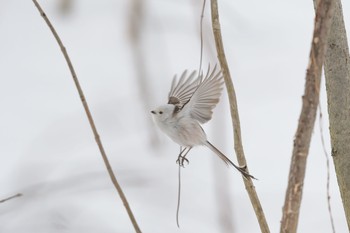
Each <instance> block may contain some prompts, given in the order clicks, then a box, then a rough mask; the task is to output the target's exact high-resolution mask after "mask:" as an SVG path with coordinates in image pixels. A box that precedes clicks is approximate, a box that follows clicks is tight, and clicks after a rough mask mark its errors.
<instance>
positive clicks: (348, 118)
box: [314, 0, 350, 231]
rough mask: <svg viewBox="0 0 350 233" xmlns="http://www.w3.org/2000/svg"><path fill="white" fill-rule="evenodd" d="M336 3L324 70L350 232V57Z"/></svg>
mask: <svg viewBox="0 0 350 233" xmlns="http://www.w3.org/2000/svg"><path fill="white" fill-rule="evenodd" d="M334 2H335V3H334V16H333V21H332V26H331V29H330V34H329V36H328V41H327V54H326V60H325V63H324V71H325V77H326V89H327V99H328V114H329V130H330V136H331V144H332V158H333V162H334V167H335V172H336V174H337V181H338V186H339V191H340V194H341V197H342V201H343V207H344V210H345V214H346V220H347V223H348V228H349V231H350V179H349V177H350V169H349V168H350V108H349V106H350V62H349V61H350V56H349V46H348V39H347V36H346V31H345V24H344V19H343V10H342V4H341V1H340V0H334ZM314 3H315V5H316V0H314Z"/></svg>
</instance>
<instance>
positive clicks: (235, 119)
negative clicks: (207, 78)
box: [211, 0, 270, 233]
mask: <svg viewBox="0 0 350 233" xmlns="http://www.w3.org/2000/svg"><path fill="white" fill-rule="evenodd" d="M211 18H212V27H213V33H214V38H215V45H216V51H217V56H218V59H219V62H220V65H221V69H222V73H223V76H224V79H225V84H226V89H227V94H228V98H229V102H230V111H231V118H232V124H233V134H234V144H235V145H234V147H235V151H236V155H237V160H238V163H239V165H241V166H246V165H247V162H246V159H245V156H244V151H243V145H242V137H241V126H240V121H239V115H238V107H237V100H236V93H235V89H234V86H233V83H232V79H231V75H230V70H229V68H228V64H227V60H226V56H225V51H224V45H223V42H222V36H221V27H220V21H219V11H218V4H217V0H211ZM247 169H248V168H247ZM243 181H244V185H245V187H246V190H247V192H248V195H249V198H250V201H251V203H252V205H253V208H254V211H255V215H256V217H257V219H258V222H259V225H260V229H261V232H264V233H265V232H270V230H269V227H268V225H267V222H266V218H265V215H264V211H263V209H262V206H261V204H260V200H259V198H258V194H257V193H256V191H255V187H254V185H253V182H252V180H251V179H243Z"/></svg>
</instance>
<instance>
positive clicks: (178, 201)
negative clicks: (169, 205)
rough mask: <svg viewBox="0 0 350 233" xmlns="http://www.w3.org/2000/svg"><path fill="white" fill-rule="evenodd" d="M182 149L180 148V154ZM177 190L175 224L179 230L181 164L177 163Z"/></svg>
mask: <svg viewBox="0 0 350 233" xmlns="http://www.w3.org/2000/svg"><path fill="white" fill-rule="evenodd" d="M181 151H182V149H181V146H180V153H181ZM178 181H179V183H178V190H177V207H176V224H177V227H178V228H180V221H179V214H180V201H181V164H180V163H179V171H178Z"/></svg>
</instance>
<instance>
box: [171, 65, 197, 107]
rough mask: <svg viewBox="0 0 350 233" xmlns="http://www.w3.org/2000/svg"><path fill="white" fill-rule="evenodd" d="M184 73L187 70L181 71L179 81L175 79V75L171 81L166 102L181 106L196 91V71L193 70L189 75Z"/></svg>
mask: <svg viewBox="0 0 350 233" xmlns="http://www.w3.org/2000/svg"><path fill="white" fill-rule="evenodd" d="M186 74H187V70H185V71H184V72H183V73H182V75H181V77H180V80H179V81H177V77H176V75H175V77H174V79H173V82H172V83H171V89H170V92H169V96H168V97H169V100H168V104H174V105H176V106H177V107H179V108H182V106H183V105H184V104H186V103H187V102H188V100H189V99H190V98H191V96H192V95H193V93H194V92H195V91H196V88H197V86H198V79H194V77H195V76H196V72H195V71H193V72H192V73H191V74H190V76H189V77H186Z"/></svg>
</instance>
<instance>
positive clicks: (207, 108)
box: [181, 66, 224, 124]
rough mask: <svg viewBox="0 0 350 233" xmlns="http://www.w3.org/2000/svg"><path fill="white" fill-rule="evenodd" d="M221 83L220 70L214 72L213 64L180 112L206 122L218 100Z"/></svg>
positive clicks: (222, 81)
mask: <svg viewBox="0 0 350 233" xmlns="http://www.w3.org/2000/svg"><path fill="white" fill-rule="evenodd" d="M223 83H224V80H223V76H222V74H221V71H218V72H216V66H215V67H214V69H213V70H212V71H211V72H210V67H208V71H207V74H206V76H205V78H204V79H203V80H202V81H201V82H200V83H199V85H198V87H197V89H196V90H195V91H194V93H193V95H192V96H191V97H190V99H189V101H188V102H187V103H185V105H184V106H183V108H182V110H181V112H183V113H184V114H190V115H191V117H193V118H194V119H196V120H198V121H199V122H200V123H202V124H203V123H206V122H208V121H209V120H210V119H211V116H212V114H213V111H212V110H213V108H215V106H216V104H217V103H218V102H219V99H220V95H221V91H222V84H223Z"/></svg>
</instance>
